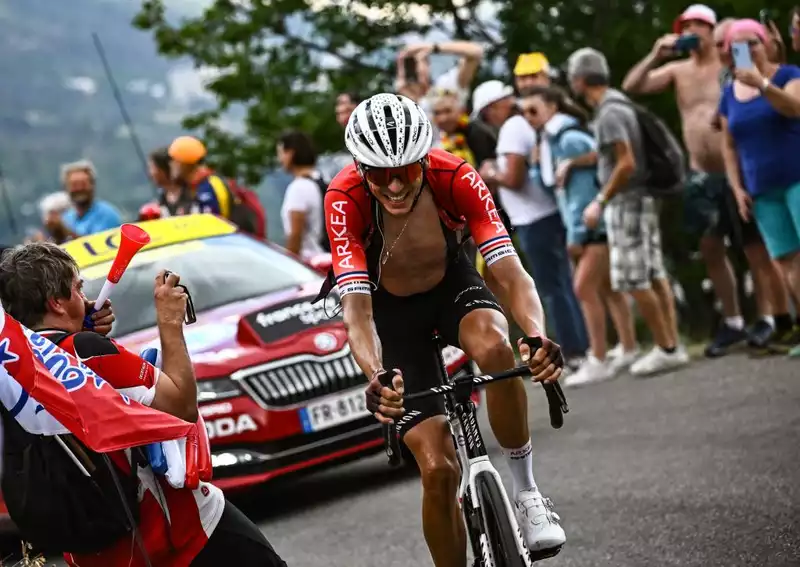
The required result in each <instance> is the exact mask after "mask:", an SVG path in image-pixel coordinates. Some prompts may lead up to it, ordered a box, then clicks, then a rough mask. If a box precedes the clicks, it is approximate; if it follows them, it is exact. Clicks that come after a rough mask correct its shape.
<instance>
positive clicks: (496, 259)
mask: <svg viewBox="0 0 800 567" xmlns="http://www.w3.org/2000/svg"><path fill="white" fill-rule="evenodd" d="M455 177H456V178H455V180H454V183H453V191H452V195H453V204H454V205H455V208H456V210H457V211H458V212H459V213H460V214H461V215H463V216H464V218H465V220H466V221H467V224H468V225H469V230H470V232H471V233H472V236H473V238H474V239H475V243H476V244H477V245H478V250H479V251H480V253H481V255H482V256H483V259H484V261H485V262H486V268H487V269H488V271H489V273H490V274H491V275H492V277H493V279H494V280H496V283H497V285H496V286H495V287H497V288H498V291H499V292H500V295H501V296H502V297H500V298H499V299H500V301H501V303H502V304H503V305H505V306H508V308H509V309H510V310H511V315H512V316H513V317H514V320H515V321H516V322H517V324H518V325H519V326H520V328H521V329H522V331H523V332H524V333H525V334H526V335H528V336H530V337H533V336H538V335H540V334H542V333H543V332H544V310H543V309H542V304H541V302H540V301H539V294H538V292H537V291H536V286H535V285H534V283H533V280H532V279H531V277H530V276H529V275H528V273H527V272H526V271H525V269H524V268H523V267H522V263H521V262H520V260H519V257H518V256H517V253H516V251H515V250H514V245H513V243H512V242H511V238H510V237H509V236H508V231H507V230H506V228H505V226H503V222H502V220H501V219H500V215H499V214H498V212H497V207H496V206H495V203H494V199H493V198H492V195H491V193H490V192H489V190H488V188H487V187H486V184H485V183H484V182H483V179H481V177H480V176H479V175H478V172H477V171H475V169H474V168H473V167H472V166H471V165H469V164H467V163H464V164H462V165H461V166H460V167H459V168H458V170H457V172H456V176H455Z"/></svg>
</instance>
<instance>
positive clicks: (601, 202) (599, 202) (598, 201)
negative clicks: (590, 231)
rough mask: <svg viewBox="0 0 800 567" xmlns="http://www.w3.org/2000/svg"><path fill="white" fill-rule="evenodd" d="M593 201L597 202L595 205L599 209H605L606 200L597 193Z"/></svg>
mask: <svg viewBox="0 0 800 567" xmlns="http://www.w3.org/2000/svg"><path fill="white" fill-rule="evenodd" d="M594 200H595V201H597V204H598V205H600V206H601V207H605V206H606V205H607V204H608V199H607V198H606V197H605V195H603V194H602V193H599V194H598V195H597V197H595V199H594Z"/></svg>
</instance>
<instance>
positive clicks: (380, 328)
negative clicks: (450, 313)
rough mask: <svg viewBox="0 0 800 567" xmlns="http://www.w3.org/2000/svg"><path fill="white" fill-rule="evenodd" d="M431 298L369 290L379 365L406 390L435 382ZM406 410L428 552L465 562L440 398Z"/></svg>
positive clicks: (453, 564) (404, 433) (452, 456)
mask: <svg viewBox="0 0 800 567" xmlns="http://www.w3.org/2000/svg"><path fill="white" fill-rule="evenodd" d="M435 298H436V296H435V295H433V294H432V293H431V292H429V293H424V294H418V295H414V296H410V297H394V296H391V295H390V294H388V293H386V292H385V291H383V290H378V291H376V292H375V293H374V294H373V314H374V317H375V327H376V330H377V332H378V337H379V338H380V340H381V347H382V348H383V364H384V367H385V368H399V369H400V370H401V371H402V372H403V379H404V382H405V392H406V393H407V394H412V393H414V392H419V391H421V390H425V389H428V388H431V387H432V386H436V385H438V384H439V369H438V358H437V353H436V350H435V347H434V344H433V331H434V330H435V328H436V326H435V319H436V312H437V310H438V307H437V305H436V303H435V301H434V300H435ZM405 410H406V411H405V415H404V416H403V417H402V418H401V419H399V420H397V429H398V432H399V434H400V437H401V439H402V441H403V442H404V443H405V444H406V446H407V447H408V449H409V450H410V451H411V453H412V454H413V455H414V459H415V460H416V462H417V465H418V466H419V470H420V477H421V480H422V491H423V495H422V529H423V533H424V534H425V541H426V542H427V544H428V548H429V549H430V553H431V557H432V558H433V562H434V564H435V565H436V567H464V565H465V564H466V549H467V544H466V534H465V531H464V523H463V521H462V519H461V515H460V509H459V506H458V501H457V498H456V495H457V490H458V484H459V479H460V470H459V466H458V460H457V457H456V453H455V447H454V446H453V441H452V438H451V436H450V430H449V427H448V425H447V421H446V419H445V418H444V402H443V400H442V399H441V398H438V397H437V398H426V399H423V400H418V401H409V402H406V404H405Z"/></svg>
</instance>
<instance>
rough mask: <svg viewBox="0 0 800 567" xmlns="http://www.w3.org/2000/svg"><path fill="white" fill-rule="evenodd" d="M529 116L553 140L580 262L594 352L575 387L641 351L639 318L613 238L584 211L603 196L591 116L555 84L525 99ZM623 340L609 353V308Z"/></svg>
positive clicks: (579, 284) (580, 291) (570, 239)
mask: <svg viewBox="0 0 800 567" xmlns="http://www.w3.org/2000/svg"><path fill="white" fill-rule="evenodd" d="M522 109H523V110H522V111H523V114H524V115H525V117H526V118H527V119H528V121H529V122H530V124H531V126H533V127H534V128H535V129H536V130H537V131H538V132H540V133H541V134H542V136H543V137H544V139H545V140H546V141H547V142H548V145H549V147H550V150H551V152H552V157H553V165H554V166H556V167H555V170H554V171H553V172H552V175H551V176H552V177H553V178H554V179H555V184H556V199H557V201H558V203H559V208H560V210H561V216H562V219H563V220H564V224H565V225H566V229H567V247H568V251H569V252H570V255H571V256H572V257H573V259H574V260H575V263H576V267H575V274H574V281H575V283H574V286H575V295H576V296H577V297H578V300H579V301H580V304H581V308H582V309H583V315H584V318H585V320H586V329H587V331H588V334H589V352H588V355H587V357H586V360H585V361H584V363H583V364H582V365H581V367H580V369H579V370H578V371H577V372H576V373H575V374H573V375H571V376H569V377H568V378H567V381H566V384H567V385H570V386H576V385H583V384H589V383H592V382H598V381H601V380H607V379H609V378H613V377H614V375H615V374H616V373H617V372H618V371H620V370H623V369H625V368H627V367H629V366H630V365H631V364H632V363H633V362H634V361H635V360H636V357H637V356H638V355H639V349H638V347H637V345H636V335H635V331H634V327H633V317H632V316H631V311H630V307H629V305H628V301H627V299H626V297H625V296H624V295H623V294H621V293H617V292H613V291H611V281H610V279H609V264H608V236H607V234H606V229H605V226H604V225H603V223H602V222H600V224H599V225H598V226H597V228H596V229H593V230H592V229H588V228H587V227H586V225H585V224H584V222H583V211H584V209H586V207H587V206H588V205H589V204H590V203H591V202H592V201H593V200H594V199H595V198H596V197H597V192H598V189H599V187H598V186H597V146H596V144H595V141H594V137H593V135H592V134H591V132H590V131H589V130H588V128H587V122H588V119H589V117H588V115H587V114H586V112H585V111H584V110H583V109H582V108H580V107H578V106H577V105H575V104H574V103H572V102H571V101H570V100H569V99H568V98H567V97H566V96H565V95H564V93H563V92H562V91H561V89H558V88H554V87H534V88H533V89H532V90H530V91H529V94H528V96H526V97H525V99H524V100H523V106H522ZM606 305H607V306H608V311H609V313H610V315H611V318H612V320H613V321H614V325H615V326H616V329H617V335H618V336H619V338H620V344H621V347H620V348H619V349H618V352H619V356H616V357H613V356H607V354H608V353H607V349H606V310H605V306H606Z"/></svg>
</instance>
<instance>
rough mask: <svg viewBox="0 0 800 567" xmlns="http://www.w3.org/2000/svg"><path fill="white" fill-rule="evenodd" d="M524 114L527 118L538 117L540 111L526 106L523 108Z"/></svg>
mask: <svg viewBox="0 0 800 567" xmlns="http://www.w3.org/2000/svg"><path fill="white" fill-rule="evenodd" d="M522 114H523V115H525V116H536V115H538V114H539V111H538V110H536V109H535V108H534V107H532V106H525V107H523V108H522Z"/></svg>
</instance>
